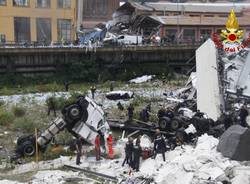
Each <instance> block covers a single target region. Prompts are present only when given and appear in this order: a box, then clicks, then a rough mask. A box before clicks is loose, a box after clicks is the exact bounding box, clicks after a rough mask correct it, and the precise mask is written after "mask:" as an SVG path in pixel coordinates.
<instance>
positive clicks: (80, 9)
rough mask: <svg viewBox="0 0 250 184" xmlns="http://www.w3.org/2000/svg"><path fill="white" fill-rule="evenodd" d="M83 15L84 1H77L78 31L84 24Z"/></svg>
mask: <svg viewBox="0 0 250 184" xmlns="http://www.w3.org/2000/svg"><path fill="white" fill-rule="evenodd" d="M82 15H83V0H78V1H77V31H78V30H79V29H80V25H81V23H82V21H83V20H82Z"/></svg>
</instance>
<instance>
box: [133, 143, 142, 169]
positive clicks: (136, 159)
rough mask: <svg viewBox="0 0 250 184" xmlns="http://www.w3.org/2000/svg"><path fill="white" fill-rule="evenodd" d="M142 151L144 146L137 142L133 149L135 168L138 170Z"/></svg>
mask: <svg viewBox="0 0 250 184" xmlns="http://www.w3.org/2000/svg"><path fill="white" fill-rule="evenodd" d="M141 153H142V148H141V146H140V144H136V145H135V146H134V149H133V169H135V170H136V171H139V166H140V156H141Z"/></svg>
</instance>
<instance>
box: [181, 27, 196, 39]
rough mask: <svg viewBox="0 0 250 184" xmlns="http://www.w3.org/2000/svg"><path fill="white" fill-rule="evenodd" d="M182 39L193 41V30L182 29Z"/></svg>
mask: <svg viewBox="0 0 250 184" xmlns="http://www.w3.org/2000/svg"><path fill="white" fill-rule="evenodd" d="M183 40H184V41H195V30H194V29H184V31H183Z"/></svg>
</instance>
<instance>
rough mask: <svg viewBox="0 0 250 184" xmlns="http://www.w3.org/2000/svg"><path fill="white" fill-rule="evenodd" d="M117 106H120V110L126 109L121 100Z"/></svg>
mask: <svg viewBox="0 0 250 184" xmlns="http://www.w3.org/2000/svg"><path fill="white" fill-rule="evenodd" d="M117 107H118V109H119V110H120V111H123V110H124V107H123V105H122V104H121V102H118V103H117Z"/></svg>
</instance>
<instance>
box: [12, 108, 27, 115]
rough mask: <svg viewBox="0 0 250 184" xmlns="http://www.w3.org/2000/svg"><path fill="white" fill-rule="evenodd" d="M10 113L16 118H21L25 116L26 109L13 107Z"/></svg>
mask: <svg viewBox="0 0 250 184" xmlns="http://www.w3.org/2000/svg"><path fill="white" fill-rule="evenodd" d="M12 112H13V113H14V115H15V116H16V117H23V116H24V115H25V114H26V109H25V108H24V107H21V106H13V107H12Z"/></svg>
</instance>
